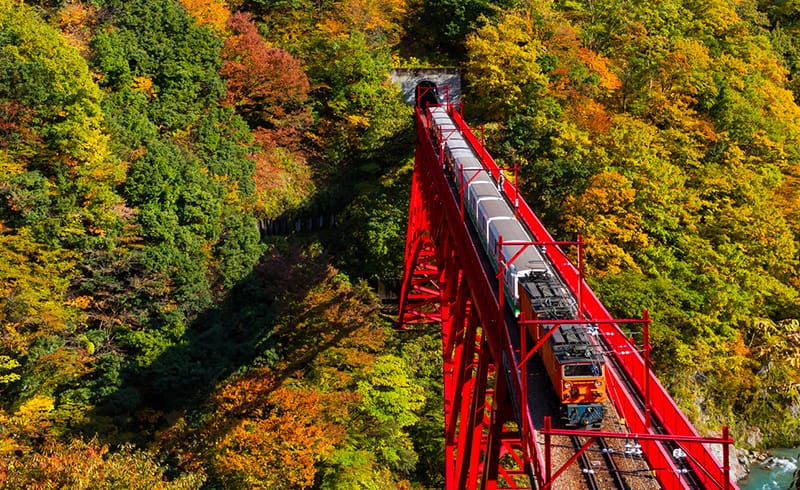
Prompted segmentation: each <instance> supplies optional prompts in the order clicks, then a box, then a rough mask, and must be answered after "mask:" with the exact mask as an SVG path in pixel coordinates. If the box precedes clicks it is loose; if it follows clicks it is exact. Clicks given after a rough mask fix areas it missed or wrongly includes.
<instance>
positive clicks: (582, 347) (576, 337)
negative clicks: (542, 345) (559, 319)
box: [550, 324, 605, 364]
mask: <svg viewBox="0 0 800 490" xmlns="http://www.w3.org/2000/svg"><path fill="white" fill-rule="evenodd" d="M587 326H588V324H578V325H575V324H570V325H561V326H560V327H559V328H558V330H556V331H555V332H553V335H551V336H550V345H551V347H552V348H553V353H554V354H555V356H556V359H558V362H559V364H579V363H587V362H592V363H603V362H605V361H604V360H603V356H602V355H600V353H599V352H598V350H597V347H596V346H595V345H594V344H593V343H592V342H591V340H590V339H589V335H588V334H587V333H586V327H587Z"/></svg>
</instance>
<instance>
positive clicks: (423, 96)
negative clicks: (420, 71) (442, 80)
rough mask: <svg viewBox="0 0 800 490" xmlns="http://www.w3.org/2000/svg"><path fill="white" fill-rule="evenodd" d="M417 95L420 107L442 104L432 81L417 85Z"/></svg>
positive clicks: (424, 81)
mask: <svg viewBox="0 0 800 490" xmlns="http://www.w3.org/2000/svg"><path fill="white" fill-rule="evenodd" d="M416 95H417V97H416V99H417V104H418V105H419V106H420V107H427V106H431V105H439V104H441V101H440V100H439V91H438V89H437V88H436V84H435V83H433V82H431V81H430V80H423V81H421V82H419V83H418V84H417V88H416Z"/></svg>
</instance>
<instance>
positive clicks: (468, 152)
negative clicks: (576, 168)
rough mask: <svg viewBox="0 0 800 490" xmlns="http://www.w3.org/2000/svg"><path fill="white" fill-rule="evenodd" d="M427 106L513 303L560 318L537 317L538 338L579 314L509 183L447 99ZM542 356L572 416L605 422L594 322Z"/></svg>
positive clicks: (568, 419)
mask: <svg viewBox="0 0 800 490" xmlns="http://www.w3.org/2000/svg"><path fill="white" fill-rule="evenodd" d="M426 114H427V118H428V122H429V124H430V134H431V139H432V142H433V143H434V144H435V147H436V148H437V150H438V152H439V155H440V158H441V159H442V164H443V167H444V169H445V171H446V172H447V173H448V174H449V176H450V178H451V179H452V182H453V184H454V186H455V188H456V189H457V190H458V192H459V195H460V196H461V198H462V199H463V204H464V210H465V213H466V215H467V216H468V217H469V219H470V221H471V222H472V224H473V226H474V227H475V230H476V232H477V235H478V238H479V239H480V242H481V245H482V246H483V248H484V250H485V252H486V254H487V256H488V258H489V262H490V263H491V264H492V267H493V268H494V270H495V271H498V270H500V269H501V268H503V270H504V276H503V285H504V287H505V291H506V293H507V298H508V303H509V305H510V307H511V308H513V309H514V312H515V313H516V314H517V315H518V314H519V312H520V311H524V312H525V317H526V318H528V319H536V318H539V319H553V320H554V324H553V325H550V326H549V327H547V326H543V325H536V328H532V329H531V330H530V331H531V335H532V336H533V338H534V339H535V340H536V341H538V340H539V339H541V338H542V336H543V335H544V334H545V333H546V332H547V331H548V328H555V327H554V325H555V323H556V322H555V321H556V320H558V319H562V320H563V319H574V318H577V311H578V309H577V305H576V304H575V300H574V298H573V296H572V294H571V293H570V291H569V290H568V289H567V288H566V286H565V285H564V283H563V281H562V280H561V279H560V277H559V276H558V275H557V274H555V273H554V272H553V268H552V266H551V265H550V264H549V262H548V261H547V259H546V257H545V255H543V252H540V251H539V250H538V248H537V247H536V246H533V245H530V243H531V242H533V241H534V240H533V239H532V237H531V235H530V233H529V232H528V231H527V230H526V229H525V227H524V226H523V225H522V224H521V223H520V222H519V221H518V220H517V219H516V216H515V214H514V211H513V209H512V208H511V206H510V205H509V203H508V202H507V201H506V199H505V197H504V196H503V193H502V189H501V186H500V185H499V184H498V182H496V181H495V180H494V178H492V176H491V175H490V174H489V172H487V171H486V169H485V168H484V167H483V164H482V163H481V160H480V158H479V157H478V155H477V154H476V153H475V150H474V149H473V148H472V147H471V145H470V144H469V143H468V142H467V141H466V139H465V138H464V135H463V134H462V133H461V131H460V130H459V129H458V128H457V127H456V126H455V124H454V122H453V120H452V118H451V117H450V115H449V114H448V112H447V109H446V107H444V106H429V107H427V108H426ZM500 238H502V246H501V247H500V250H499V253H498V243H499V240H500ZM509 243H510V244H509ZM518 253H519V255H517V254H518ZM512 258H513V259H514V260H513V262H511V259H512ZM499 260H501V261H502V262H503V263H504V264H506V266H504V265H503V264H500V263H499ZM540 357H541V359H542V361H543V363H544V365H545V368H546V369H547V373H548V376H549V378H550V380H551V382H552V385H553V388H554V389H555V392H556V394H557V396H558V400H559V403H560V405H561V411H562V417H563V419H564V422H565V424H566V425H568V426H575V427H587V428H595V427H599V424H600V421H601V420H602V418H603V403H604V402H605V401H606V382H605V365H604V360H603V356H602V355H601V354H600V353H599V351H598V350H597V347H596V346H595V344H594V343H593V342H592V341H591V339H590V338H589V336H588V335H587V334H586V326H585V325H561V326H559V327H558V330H557V331H555V332H554V333H553V334H552V335H551V336H550V338H549V339H548V342H545V344H544V345H543V346H542V348H541V351H540Z"/></svg>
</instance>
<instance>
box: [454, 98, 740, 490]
mask: <svg viewBox="0 0 800 490" xmlns="http://www.w3.org/2000/svg"><path fill="white" fill-rule="evenodd" d="M452 109H453V108H452V107H451V108H450V110H449V112H450V113H451V116H452V118H453V120H454V122H455V123H456V125H457V126H458V127H459V129H461V130H462V131H463V133H464V137H465V138H466V139H467V141H469V143H470V144H471V145H472V146H473V148H475V149H476V153H478V156H479V158H480V159H481V161H482V162H483V164H484V167H485V168H486V169H487V170H488V171H489V172H490V173H491V174H492V176H493V177H494V178H495V179H498V178H499V175H500V168H499V166H498V165H497V163H496V162H495V161H494V159H493V158H492V157H491V155H489V153H488V152H487V151H486V150H485V148H484V146H483V143H482V142H481V141H479V140H478V138H477V137H476V135H475V133H474V132H473V131H472V129H471V128H470V127H469V125H468V124H467V123H466V122H465V121H464V119H463V117H462V116H461V114H460V112H459V111H456V110H452ZM503 191H504V192H505V194H506V195H507V196H508V197H509V199H510V200H511V202H514V203H517V205H518V206H519V210H518V211H519V216H520V219H521V220H522V221H523V222H524V223H525V224H526V225H527V226H528V228H529V229H530V231H531V232H532V233H533V235H534V238H535V239H536V240H537V241H541V242H554V240H553V237H552V236H551V235H550V233H549V232H548V231H547V229H546V228H545V227H544V225H543V224H542V222H541V221H540V220H539V218H538V217H537V216H536V215H535V214H534V212H533V210H532V209H531V208H530V206H528V204H527V202H525V199H524V198H523V197H522V195H520V194H519V193H518V191H517V188H516V187H515V186H514V184H513V183H512V182H510V181H509V180H508V179H504V180H503ZM545 248H546V252H547V254H548V256H549V257H550V259H551V261H552V262H553V265H554V266H555V267H556V269H557V270H558V271H559V273H560V274H561V276H562V277H563V279H564V280H565V282H566V283H567V285H568V287H569V288H570V289H571V290H572V292H573V294H575V295H576V297H577V296H578V294H580V296H581V303H582V308H583V311H584V313H585V315H586V317H587V320H591V319H595V320H597V321H598V322H602V323H599V329H600V331H601V333H602V335H603V336H604V338H605V340H606V341H607V342H608V344H609V345H610V346H611V348H612V350H613V352H614V355H615V357H616V359H617V360H618V361H619V364H620V365H621V366H622V368H623V370H624V373H622V374H623V376H624V377H625V378H626V379H629V380H631V381H632V383H633V385H634V386H635V387H636V389H637V390H638V391H639V393H638V395H639V396H640V397H644V394H645V390H644V384H645V376H647V377H648V378H649V379H648V382H649V385H650V389H649V390H648V392H649V393H648V395H649V405H650V407H651V409H652V415H653V416H654V417H655V418H656V419H657V420H658V421H659V422H660V424H661V425H662V426H663V427H664V429H665V431H666V432H667V433H668V434H673V435H678V436H694V437H698V438H699V437H700V436H699V434H698V433H697V431H696V429H695V428H694V426H693V425H692V424H691V422H689V420H688V419H687V418H686V416H685V415H684V414H683V412H682V411H681V410H680V409H679V408H678V406H677V404H676V403H675V401H674V400H673V399H672V398H671V397H670V396H669V394H668V393H667V391H666V389H665V388H664V387H663V386H662V385H661V383H660V382H659V381H658V379H657V378H656V377H655V376H654V375H653V373H652V371H650V370H649V369H647V368H646V366H645V362H644V359H643V357H642V356H641V355H640V354H639V352H638V350H637V349H636V348H635V346H633V345H632V344H631V342H630V340H629V339H628V338H627V337H626V335H625V333H624V332H623V331H622V330H621V329H620V327H619V326H618V325H616V324H613V323H606V322H608V321H609V320H613V317H612V316H611V315H610V314H609V312H608V311H607V310H606V308H605V306H603V304H602V303H601V302H600V300H599V299H598V298H597V296H596V295H595V294H594V292H593V291H592V290H591V288H590V287H589V285H588V284H587V283H586V282H585V281H583V280H582V278H581V276H580V273H579V271H578V270H577V268H576V267H575V266H574V265H573V264H572V262H571V261H570V260H569V259H568V258H567V256H566V254H565V253H564V252H563V250H561V248H560V247H559V246H557V245H550V246H545ZM579 284H580V286H579ZM579 291H580V293H579ZM612 384H614V386H615V389H616V391H617V392H618V393H620V394H623V396H621V397H620V398H618V399H617V400H616V401H617V403H618V404H619V405H618V406H617V408H618V409H619V410H621V411H622V412H623V414H624V415H625V416H626V421H627V422H628V424H629V426H630V429H631V430H632V431H647V432H651V433H652V432H653V429H652V427H649V426H647V425H648V424H646V423H645V419H646V417H645V415H644V414H643V413H642V410H641V409H640V408H639V406H638V404H636V403H635V401H634V399H633V397H632V396H631V394H625V391H624V390H623V389H622V386H621V383H618V382H617V380H613V379H612ZM653 446H655V447H650V448H649V449H650V454H648V457H649V458H651V464H652V465H653V466H654V467H656V468H668V471H669V472H670V473H672V474H673V478H675V479H676V482H677V486H670V488H682V487H683V485H682V484H681V480H682V478H681V476H680V473H679V472H678V470H677V467H676V465H675V463H674V461H673V460H672V455H671V453H670V452H669V451H667V449H666V448H665V447H664V446H663V445H661V444H656V443H653ZM681 447H682V449H683V450H684V451H685V452H686V454H687V456H688V458H687V459H688V460H689V461H690V464H692V466H693V468H694V470H695V473H696V474H697V476H698V478H700V480H701V482H702V483H703V485H704V486H705V488H738V486H737V485H736V483H735V482H733V481H731V480H730V477H729V471H728V468H722V467H721V465H720V463H719V462H718V461H717V459H716V458H715V457H714V455H713V454H712V453H711V451H710V449H709V448H708V447H707V446H705V445H703V444H684V445H682V446H681ZM645 449H648V448H647V447H646V448H645ZM653 458H654V459H653ZM663 476H666V475H663ZM668 479H669V478H668ZM665 483H666V482H665Z"/></svg>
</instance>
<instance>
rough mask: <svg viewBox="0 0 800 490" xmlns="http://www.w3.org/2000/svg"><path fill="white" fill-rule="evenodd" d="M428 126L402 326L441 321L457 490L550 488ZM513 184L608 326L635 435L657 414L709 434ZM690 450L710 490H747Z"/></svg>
mask: <svg viewBox="0 0 800 490" xmlns="http://www.w3.org/2000/svg"><path fill="white" fill-rule="evenodd" d="M452 116H453V119H454V121H455V122H456V125H457V126H458V127H460V128H461V129H462V130H464V135H465V138H466V139H467V140H468V141H469V142H470V143H471V144H472V146H473V148H476V149H477V151H478V154H479V157H480V158H481V160H482V161H483V163H484V166H485V167H486V168H487V169H488V170H489V171H490V173H492V175H493V176H494V177H495V178H497V177H498V175H499V169H498V167H497V165H496V164H495V162H494V160H493V159H492V158H491V156H490V155H488V154H487V153H486V151H485V150H484V149H483V146H482V145H481V143H480V142H479V141H477V138H476V137H475V135H474V134H473V133H472V131H471V130H469V127H468V126H467V125H466V123H465V122H464V121H463V119H462V118H461V117H460V114H458V113H457V112H455V111H453V112H452ZM428 129H429V128H428V126H427V121H426V119H425V118H424V117H422V114H421V113H420V111H419V110H417V148H416V160H415V168H414V176H413V182H412V192H411V202H410V208H409V209H410V212H409V221H408V237H407V241H406V253H405V275H404V279H403V285H402V290H401V297H400V323H401V325H402V326H403V327H405V326H407V325H409V324H418V323H441V328H442V342H443V354H444V355H443V357H444V406H445V451H446V453H445V457H446V465H445V466H446V468H445V473H446V482H447V483H446V488H448V489H473V488H488V489H497V488H500V487H498V484H503V487H502V488H529V487H530V486H531V485H535V486H536V487H538V488H541V487H542V486H543V485H545V481H544V480H545V478H546V477H545V463H544V459H543V455H542V454H541V450H540V448H539V446H538V444H537V442H536V429H535V428H534V426H533V424H532V422H531V419H530V417H529V416H528V414H527V411H526V410H522V415H521V417H522V418H521V420H520V421H517V420H516V419H515V416H514V413H513V409H512V407H513V406H514V405H516V406H518V407H520V406H521V407H526V405H527V386H526V384H525V383H524V382H523V378H522V376H521V374H520V371H519V370H518V369H516V361H517V358H516V355H517V354H519V353H517V352H516V351H515V348H514V346H513V344H512V342H511V338H510V336H509V331H508V330H507V326H506V325H505V320H504V318H503V315H502V307H501V305H502V297H501V298H498V297H497V295H496V293H495V289H494V286H493V282H492V280H493V278H490V277H489V276H488V275H487V272H486V270H485V269H484V267H483V266H482V263H481V258H480V257H481V255H480V252H479V250H478V249H477V248H476V245H475V243H473V241H472V239H471V236H470V232H469V229H468V227H467V224H466V222H465V220H464V217H463V209H462V208H461V206H460V204H459V199H458V196H456V194H455V192H454V191H453V189H452V188H451V187H450V184H449V183H448V181H447V179H446V177H445V175H444V173H443V172H442V164H441V162H440V161H439V160H438V158H437V155H436V153H435V151H434V146H433V145H432V144H431V143H430V140H429V132H428ZM502 185H503V190H504V192H505V194H506V195H507V196H508V197H509V198H510V200H511V201H516V202H518V205H519V209H518V213H519V219H520V220H522V221H524V222H525V223H526V224H527V226H528V228H529V229H530V230H531V231H532V232H533V235H534V240H535V241H536V242H541V243H547V244H548V245H543V247H544V248H545V249H546V251H547V253H548V255H549V256H550V258H551V260H552V262H553V265H554V267H555V268H556V269H557V270H558V272H559V273H560V274H561V275H562V277H563V278H564V279H565V281H566V283H567V285H568V286H569V288H570V289H571V290H572V293H573V294H575V295H576V297H577V298H579V299H580V301H579V303H580V304H581V306H582V314H583V315H584V318H585V319H586V321H587V322H592V321H596V322H597V325H598V328H599V329H600V331H601V333H602V335H603V337H604V339H605V340H606V341H608V343H609V345H610V346H611V348H612V349H613V351H614V354H613V355H614V356H615V357H616V358H617V360H618V361H619V362H620V364H621V365H622V371H621V372H616V371H614V370H612V369H609V370H608V371H607V384H608V391H609V397H610V398H611V399H612V401H613V403H614V405H615V407H616V409H617V411H619V412H620V413H621V415H622V416H623V417H624V418H625V419H626V421H627V424H628V427H629V429H630V430H631V431H633V432H636V433H643V434H644V433H652V430H653V429H652V427H651V424H650V415H651V414H650V413H649V412H652V417H653V418H654V419H655V420H658V421H659V423H660V424H661V425H663V426H664V427H665V429H666V431H667V434H672V435H675V436H677V438H676V439H675V440H676V441H677V440H678V439H680V438H682V437H687V438H690V439H699V436H698V434H697V432H696V430H695V429H694V427H692V426H691V424H690V423H689V422H688V420H687V419H686V417H685V416H684V415H683V414H682V413H681V412H680V410H679V409H678V408H677V406H676V405H675V403H674V401H672V399H671V398H670V397H669V395H668V394H667V393H666V390H665V389H664V388H663V387H662V386H661V385H660V383H659V382H658V380H657V379H656V378H655V376H654V375H653V374H652V373H651V372H650V371H649V369H647V363H646V361H645V360H644V359H643V358H642V356H641V355H640V354H639V353H638V352H637V349H636V348H635V346H633V345H632V344H631V342H630V340H629V339H628V338H627V337H626V336H625V335H624V333H623V332H622V330H621V329H620V328H619V326H618V325H617V324H616V323H614V322H615V320H613V319H612V317H611V316H610V315H609V314H608V312H607V311H606V310H605V308H604V307H603V305H602V304H601V303H600V301H599V300H598V299H597V298H596V297H595V296H594V293H593V292H592V291H591V289H589V287H588V285H587V284H586V283H585V282H584V281H583V277H582V276H581V274H580V272H579V270H578V269H576V268H575V266H574V265H573V264H572V263H571V262H570V261H569V260H568V259H567V258H566V256H565V255H564V253H563V251H562V250H561V248H560V247H559V246H558V244H557V243H556V242H554V241H553V239H552V237H551V236H550V234H549V233H548V232H547V230H546V229H545V228H544V226H542V224H541V222H540V221H539V220H538V218H537V217H536V216H535V215H534V214H533V212H532V211H531V209H530V208H529V207H528V205H527V203H525V201H524V199H522V198H521V197H520V196H518V195H517V192H516V188H515V187H514V185H513V183H511V182H509V181H508V180H505V182H503V184H502ZM492 275H493V274H492ZM523 328H524V326H523ZM523 345H524V344H523ZM521 355H523V356H524V355H525V353H522V354H521ZM504 361H505V362H504ZM523 364H524V363H523ZM503 366H507V367H508V366H510V368H504V367H503ZM622 379H627V380H631V381H633V385H634V388H635V389H638V390H639V393H638V394H639V395H641V396H644V393H645V391H647V392H648V396H646V398H647V399H648V402H647V404H646V405H647V410H644V409H642V408H640V407H639V405H638V402H636V401H635V400H636V398H637V396H636V394H634V393H630V392H629V390H628V388H627V387H626V385H625V384H624V383H623V382H621V380H622ZM513 398H516V399H513ZM645 412H648V413H645ZM642 446H643V450H644V452H645V456H646V457H647V459H648V461H649V463H650V466H651V467H652V468H661V470H658V471H656V473H657V474H656V476H657V478H658V480H659V482H660V483H661V485H662V486H663V487H664V488H667V489H679V488H687V487H686V483H685V481H684V480H683V479H681V478H677V477H676V474H677V468H676V465H675V462H674V461H673V460H672V458H671V457H670V454H669V451H668V450H667V449H666V448H665V446H663V445H661V444H659V443H657V441H655V440H643V441H642ZM682 447H683V449H685V450H686V452H687V453H688V460H689V461H690V463H691V465H692V466H693V468H694V469H695V473H696V474H697V475H698V477H699V478H700V480H701V482H702V484H703V485H704V486H705V487H706V488H732V489H735V488H738V487H736V485H735V483H733V482H730V481H729V480H728V478H729V477H728V468H727V467H725V468H721V467H720V465H719V463H718V462H717V461H716V459H715V458H714V457H713V456H712V455H711V453H710V451H709V449H708V447H706V446H705V445H703V444H689V445H682ZM726 448H727V445H726V446H724V449H726ZM726 466H727V465H726ZM525 470H528V471H527V472H526V471H525ZM527 475H534V480H535V481H534V482H531V481H530V480H529V479H528V478H527ZM723 482H724V483H723Z"/></svg>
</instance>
